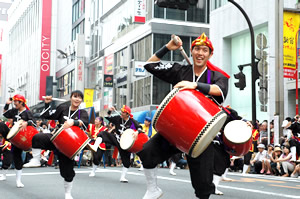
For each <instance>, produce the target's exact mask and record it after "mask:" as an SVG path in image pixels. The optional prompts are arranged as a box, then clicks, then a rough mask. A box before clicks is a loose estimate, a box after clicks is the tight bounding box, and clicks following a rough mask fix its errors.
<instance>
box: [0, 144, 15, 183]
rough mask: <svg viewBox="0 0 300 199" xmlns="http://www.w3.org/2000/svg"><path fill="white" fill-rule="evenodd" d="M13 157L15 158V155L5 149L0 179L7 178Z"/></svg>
mask: <svg viewBox="0 0 300 199" xmlns="http://www.w3.org/2000/svg"><path fill="white" fill-rule="evenodd" d="M0 155H1V153H0ZM12 159H13V156H12V153H11V151H10V150H7V149H5V150H4V151H3V160H2V175H1V176H0V181H3V180H6V173H7V170H8V168H9V166H10V165H11V163H12Z"/></svg>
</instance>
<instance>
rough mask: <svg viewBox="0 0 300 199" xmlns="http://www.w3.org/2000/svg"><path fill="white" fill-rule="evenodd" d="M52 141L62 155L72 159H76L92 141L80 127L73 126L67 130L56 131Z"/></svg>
mask: <svg viewBox="0 0 300 199" xmlns="http://www.w3.org/2000/svg"><path fill="white" fill-rule="evenodd" d="M51 141H52V143H53V144H54V146H55V147H56V148H57V149H58V150H59V151H60V152H61V153H63V154H64V155H65V156H67V157H69V158H70V159H74V157H75V156H76V155H77V154H78V153H79V152H80V151H81V150H82V149H83V148H84V147H85V146H86V145H87V144H88V143H89V142H90V139H89V137H88V136H87V135H86V134H85V133H84V131H82V130H81V129H80V128H79V127H78V126H72V127H70V128H67V129H63V127H61V128H60V129H58V130H57V131H55V132H54V133H53V136H52V137H51Z"/></svg>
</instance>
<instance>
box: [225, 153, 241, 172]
mask: <svg viewBox="0 0 300 199" xmlns="http://www.w3.org/2000/svg"><path fill="white" fill-rule="evenodd" d="M243 164H244V160H243V157H240V156H232V158H230V166H229V171H235V172H242V171H243Z"/></svg>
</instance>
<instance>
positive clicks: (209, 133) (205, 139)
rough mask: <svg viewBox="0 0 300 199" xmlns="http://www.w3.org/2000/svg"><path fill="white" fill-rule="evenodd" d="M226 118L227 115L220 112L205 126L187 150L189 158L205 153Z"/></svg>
mask: <svg viewBox="0 0 300 199" xmlns="http://www.w3.org/2000/svg"><path fill="white" fill-rule="evenodd" d="M226 118H227V114H226V113H224V112H223V111H220V112H219V113H217V114H216V115H215V116H214V117H213V118H212V119H211V121H209V122H208V123H207V124H206V125H205V127H204V128H203V129H202V131H201V132H200V133H199V135H198V136H197V138H196V139H195V141H194V142H193V144H192V146H191V148H190V150H189V155H190V156H191V157H193V158H196V157H198V156H199V155H201V153H203V152H204V151H205V149H206V148H207V147H208V145H209V144H210V143H211V142H212V141H213V139H214V138H215V137H216V135H217V134H218V132H219V131H220V129H221V128H222V126H223V124H224V123H225V121H226Z"/></svg>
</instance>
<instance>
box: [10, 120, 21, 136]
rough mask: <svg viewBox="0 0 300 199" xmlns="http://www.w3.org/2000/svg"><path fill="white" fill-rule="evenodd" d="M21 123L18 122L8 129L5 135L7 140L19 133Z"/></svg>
mask: <svg viewBox="0 0 300 199" xmlns="http://www.w3.org/2000/svg"><path fill="white" fill-rule="evenodd" d="M22 122H23V120H19V121H18V122H16V123H15V124H14V125H13V127H12V128H11V129H10V131H9V132H8V134H7V139H8V140H9V139H12V138H13V137H15V136H16V135H17V134H18V132H19V131H20V128H21V126H22Z"/></svg>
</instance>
